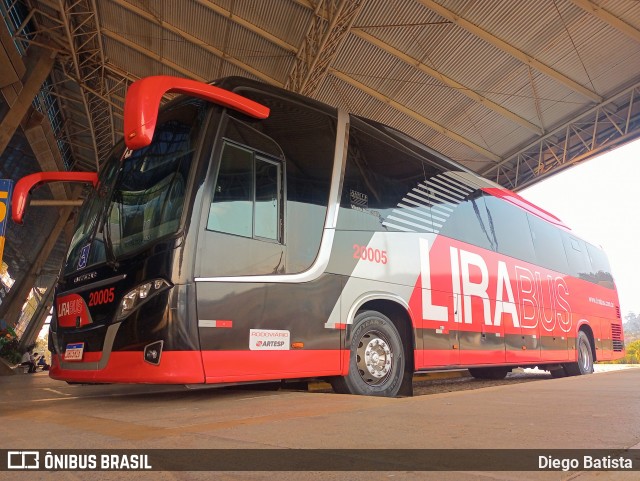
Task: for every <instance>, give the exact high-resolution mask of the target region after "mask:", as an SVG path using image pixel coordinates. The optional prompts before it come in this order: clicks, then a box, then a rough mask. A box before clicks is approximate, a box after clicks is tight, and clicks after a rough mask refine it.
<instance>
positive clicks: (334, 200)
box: [194, 110, 349, 283]
mask: <svg viewBox="0 0 640 481" xmlns="http://www.w3.org/2000/svg"><path fill="white" fill-rule="evenodd" d="M336 127H337V132H336V147H335V150H334V154H333V171H332V173H331V189H330V191H329V204H328V206H327V215H326V217H325V224H324V230H323V232H322V240H321V241H320V249H319V250H318V256H317V257H316V260H315V261H314V263H313V265H312V266H311V267H310V268H309V269H308V270H306V271H304V272H300V273H298V274H280V275H267V276H264V275H262V276H227V277H196V278H195V279H194V280H195V281H196V282H242V283H249V282H258V283H259V282H278V283H299V282H310V281H314V280H316V279H318V278H319V277H320V276H321V275H322V274H323V273H324V271H325V270H326V268H327V265H328V264H329V259H330V258H331V250H332V248H333V238H334V237H335V228H336V224H337V221H338V210H339V207H340V194H341V191H342V182H341V179H342V177H343V174H344V168H345V163H346V162H345V161H346V157H347V147H348V136H349V114H347V113H346V112H345V111H344V110H338V119H337V126H336Z"/></svg>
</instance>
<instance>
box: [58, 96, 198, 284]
mask: <svg viewBox="0 0 640 481" xmlns="http://www.w3.org/2000/svg"><path fill="white" fill-rule="evenodd" d="M207 106H208V105H207V104H206V103H205V102H204V101H202V100H196V99H188V100H186V101H184V102H181V103H179V104H176V105H173V106H171V107H170V108H168V109H167V110H165V111H164V112H162V113H161V114H160V117H159V122H158V127H157V128H156V131H155V134H154V138H153V142H152V143H151V145H149V146H148V147H145V148H143V149H139V150H136V151H133V152H132V151H126V152H125V153H124V154H123V152H124V146H123V145H122V144H119V146H117V147H116V148H115V149H114V150H113V152H112V154H111V156H110V158H109V159H108V161H107V162H106V163H105V165H104V167H103V169H102V172H101V175H100V181H99V185H98V187H97V189H96V190H95V191H94V192H93V193H92V195H91V196H90V197H89V199H87V202H85V204H84V205H83V207H82V209H81V212H80V215H79V220H78V224H77V225H76V230H75V233H74V235H73V238H72V241H71V245H70V248H69V253H68V256H67V261H66V265H65V273H66V274H68V273H71V272H75V271H78V270H81V269H84V268H86V267H89V266H92V265H96V264H100V263H103V262H107V261H108V260H110V259H111V260H116V259H118V258H120V257H122V256H126V255H128V254H131V253H133V252H135V251H138V250H139V249H141V248H144V247H147V246H149V245H151V244H153V243H154V242H155V241H157V240H158V239H161V238H163V237H166V236H169V235H172V234H175V233H176V232H177V231H178V229H179V227H180V219H181V215H182V207H183V203H184V197H185V191H186V184H187V180H188V176H189V172H190V170H191V166H192V164H193V157H194V153H195V149H196V147H197V142H198V137H199V133H200V130H201V126H202V124H203V123H204V117H205V115H206V112H207ZM121 159H122V160H121Z"/></svg>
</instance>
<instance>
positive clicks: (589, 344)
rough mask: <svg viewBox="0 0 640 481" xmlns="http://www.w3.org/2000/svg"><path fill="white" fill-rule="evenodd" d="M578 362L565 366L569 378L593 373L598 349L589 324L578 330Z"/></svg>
mask: <svg viewBox="0 0 640 481" xmlns="http://www.w3.org/2000/svg"><path fill="white" fill-rule="evenodd" d="M576 351H577V362H570V363H567V364H565V365H564V370H565V372H566V373H567V375H568V376H579V375H583V374H591V373H593V363H594V362H595V361H596V359H597V358H596V348H595V342H594V337H593V331H592V330H591V327H590V326H589V325H588V324H583V325H582V326H580V329H578V334H577V336H576Z"/></svg>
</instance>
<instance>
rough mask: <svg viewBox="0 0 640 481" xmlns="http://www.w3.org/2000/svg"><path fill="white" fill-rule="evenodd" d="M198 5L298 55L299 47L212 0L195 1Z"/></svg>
mask: <svg viewBox="0 0 640 481" xmlns="http://www.w3.org/2000/svg"><path fill="white" fill-rule="evenodd" d="M194 1H195V2H196V3H199V4H200V5H202V6H203V7H205V8H208V9H209V10H211V11H212V12H215V13H217V14H218V15H220V16H223V17H226V18H227V19H229V20H231V21H232V22H234V23H237V24H238V25H241V26H242V27H244V28H246V29H247V30H250V31H252V32H253V33H255V34H257V35H259V36H261V37H263V38H265V39H267V40H269V41H270V42H271V43H274V44H276V45H277V46H278V47H280V48H282V49H284V50H287V51H289V52H291V53H294V54H295V53H297V52H298V49H297V47H295V46H294V45H291V44H290V43H287V42H285V41H284V40H282V39H281V38H279V37H276V36H275V35H273V34H271V33H269V32H267V31H266V30H264V29H262V28H260V27H258V26H257V25H256V24H254V23H251V22H249V21H248V20H245V19H244V18H242V17H239V16H238V15H236V14H235V13H232V12H230V11H229V10H227V9H225V8H222V7H221V6H220V5H218V4H216V3H214V2H211V1H210V0H194Z"/></svg>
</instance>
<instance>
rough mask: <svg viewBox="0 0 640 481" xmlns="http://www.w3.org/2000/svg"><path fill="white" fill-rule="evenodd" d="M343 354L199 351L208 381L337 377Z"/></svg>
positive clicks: (340, 370) (328, 352)
mask: <svg viewBox="0 0 640 481" xmlns="http://www.w3.org/2000/svg"><path fill="white" fill-rule="evenodd" d="M347 354H348V352H347ZM163 355H164V354H163ZM342 357H343V354H342V351H340V350H339V349H332V350H313V351H312V350H309V351H304V350H302V351H301V350H295V351H203V352H202V362H203V364H204V366H205V371H206V375H207V383H215V382H240V381H258V380H266V379H291V378H297V377H322V376H339V375H341V374H342V366H341V364H342V362H341V359H342Z"/></svg>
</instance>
